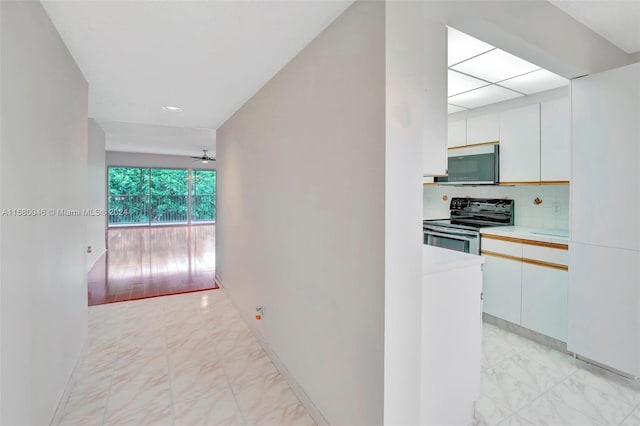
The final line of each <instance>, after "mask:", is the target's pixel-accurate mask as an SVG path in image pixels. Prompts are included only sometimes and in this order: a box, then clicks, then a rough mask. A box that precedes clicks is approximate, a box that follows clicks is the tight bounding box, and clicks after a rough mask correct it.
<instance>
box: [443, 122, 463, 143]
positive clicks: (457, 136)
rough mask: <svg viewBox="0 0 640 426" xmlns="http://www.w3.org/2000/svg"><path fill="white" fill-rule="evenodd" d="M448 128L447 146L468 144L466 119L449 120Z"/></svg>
mask: <svg viewBox="0 0 640 426" xmlns="http://www.w3.org/2000/svg"><path fill="white" fill-rule="evenodd" d="M447 129H448V131H447V146H448V147H449V148H452V147H455V146H463V145H466V144H467V122H466V121H465V120H458V121H449V125H448V127H447Z"/></svg>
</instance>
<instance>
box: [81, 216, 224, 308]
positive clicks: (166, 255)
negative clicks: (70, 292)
mask: <svg viewBox="0 0 640 426" xmlns="http://www.w3.org/2000/svg"><path fill="white" fill-rule="evenodd" d="M215 231H216V227H215V225H195V226H169V227H157V228H155V227H144V228H139V227H137V228H110V229H108V230H107V248H108V251H107V254H106V255H103V256H102V257H101V258H100V259H99V260H98V261H97V262H96V265H95V266H94V267H93V268H92V269H91V271H90V272H89V276H88V287H89V306H92V305H100V304H103V303H112V302H122V301H125V300H136V299H143V298H147V297H155V296H163V295H167V294H176V293H185V292H191V291H198V290H206V289H213V288H217V287H216V285H215V283H214V275H215V272H214V271H215V250H216V240H215Z"/></svg>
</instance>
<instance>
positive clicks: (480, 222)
mask: <svg viewBox="0 0 640 426" xmlns="http://www.w3.org/2000/svg"><path fill="white" fill-rule="evenodd" d="M449 210H450V214H451V217H450V218H449V219H435V220H425V221H423V225H422V228H423V233H424V243H425V244H430V245H433V246H438V247H443V248H448V249H452V250H457V251H463V252H466V253H472V254H480V231H479V229H480V228H485V227H491V226H512V225H513V223H514V201H513V200H510V199H499V198H456V197H454V198H452V199H451V203H450V204H449Z"/></svg>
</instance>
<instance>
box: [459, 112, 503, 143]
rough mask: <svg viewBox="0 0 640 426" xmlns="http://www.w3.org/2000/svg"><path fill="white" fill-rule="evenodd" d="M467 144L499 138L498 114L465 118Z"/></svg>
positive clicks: (492, 140)
mask: <svg viewBox="0 0 640 426" xmlns="http://www.w3.org/2000/svg"><path fill="white" fill-rule="evenodd" d="M466 136H467V145H472V144H476V143H485V142H496V141H499V140H500V114H499V113H495V114H486V115H479V116H477V117H471V118H467V135H466Z"/></svg>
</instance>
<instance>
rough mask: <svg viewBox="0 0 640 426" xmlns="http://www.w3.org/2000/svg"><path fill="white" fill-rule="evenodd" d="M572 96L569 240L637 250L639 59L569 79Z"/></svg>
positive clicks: (639, 223)
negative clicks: (619, 66) (617, 217)
mask: <svg viewBox="0 0 640 426" xmlns="http://www.w3.org/2000/svg"><path fill="white" fill-rule="evenodd" d="M572 97H573V98H572V107H571V108H572V123H573V124H572V125H573V130H572V133H573V134H572V138H573V146H572V176H571V203H572V205H571V228H572V229H571V237H572V241H576V242H581V243H587V244H594V245H599V246H607V247H618V248H626V249H630V250H640V167H639V163H640V63H638V64H634V65H629V66H626V67H622V68H617V69H615V70H610V71H607V72H604V73H600V74H594V75H591V76H588V77H583V78H579V79H576V80H573V81H572ZM612 209H616V212H618V213H619V214H620V215H622V217H621V218H619V219H617V220H616V219H614V220H612V213H611V212H612Z"/></svg>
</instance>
